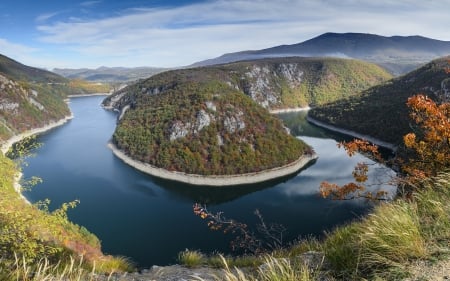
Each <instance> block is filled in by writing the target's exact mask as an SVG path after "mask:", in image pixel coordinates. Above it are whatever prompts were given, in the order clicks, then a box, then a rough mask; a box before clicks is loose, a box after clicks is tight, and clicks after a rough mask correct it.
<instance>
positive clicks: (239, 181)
mask: <svg viewBox="0 0 450 281" xmlns="http://www.w3.org/2000/svg"><path fill="white" fill-rule="evenodd" d="M108 147H109V148H110V149H111V150H112V151H113V153H114V155H116V156H117V157H118V158H120V159H121V160H122V161H123V162H125V163H126V164H128V165H130V166H132V167H133V168H135V169H137V170H139V171H141V172H144V173H146V174H149V175H152V176H155V177H158V178H163V179H167V180H173V181H178V182H183V183H187V184H192V185H206V186H232V185H244V184H254V183H259V182H264V181H268V180H272V179H276V178H281V177H284V176H288V175H291V174H294V173H296V172H298V171H299V170H300V169H302V168H303V167H304V166H306V165H307V164H308V163H310V162H311V161H313V160H315V159H317V158H318V156H317V155H316V154H312V155H303V156H301V157H300V158H299V159H297V160H296V161H294V162H292V163H290V164H288V165H285V166H282V167H278V168H273V169H268V170H264V171H260V172H256V173H247V174H238V175H215V176H204V175H197V174H186V173H183V172H176V171H169V170H166V169H162V168H158V167H155V166H152V165H150V164H147V163H144V162H141V161H137V160H134V159H132V158H131V157H129V156H128V155H126V154H125V153H124V152H123V151H121V150H120V149H118V148H117V146H115V145H114V144H113V143H111V142H110V143H109V144H108Z"/></svg>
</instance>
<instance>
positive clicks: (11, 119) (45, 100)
mask: <svg viewBox="0 0 450 281" xmlns="http://www.w3.org/2000/svg"><path fill="white" fill-rule="evenodd" d="M69 113H70V112H69V110H68V108H67V105H66V104H65V103H64V101H63V98H62V96H60V95H58V94H57V93H55V92H53V91H51V90H50V89H49V88H46V87H44V86H40V85H33V86H30V84H27V83H26V82H17V81H15V80H12V79H9V78H7V77H5V76H3V75H1V74H0V141H2V140H3V141H5V140H6V139H8V138H10V137H11V136H13V135H15V134H17V133H19V132H22V131H26V130H29V129H32V128H36V127H41V126H44V125H45V124H47V123H49V122H51V121H56V120H59V119H61V118H63V117H64V116H66V115H68V114H69Z"/></svg>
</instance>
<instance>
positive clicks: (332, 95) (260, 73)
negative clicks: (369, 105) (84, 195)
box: [105, 58, 392, 109]
mask: <svg viewBox="0 0 450 281" xmlns="http://www.w3.org/2000/svg"><path fill="white" fill-rule="evenodd" d="M390 78H392V76H391V75H390V74H389V73H387V72H386V71H385V70H383V69H382V68H380V67H378V66H376V65H374V64H370V63H365V62H361V61H356V60H346V59H325V58H280V59H265V60H257V61H247V62H238V63H232V64H227V65H219V66H213V67H202V68H194V69H188V70H177V71H170V72H166V73H163V74H159V75H157V76H156V78H155V81H160V83H159V84H158V83H148V82H143V83H138V84H136V85H135V86H132V87H128V88H127V89H124V90H123V91H119V92H118V93H116V95H115V96H114V97H112V98H111V99H108V100H106V101H105V105H106V106H110V107H114V108H119V109H122V108H123V107H125V105H127V104H132V103H133V99H134V97H135V95H136V93H141V94H147V95H155V94H159V93H161V92H165V91H167V90H170V89H172V88H173V87H175V86H176V85H177V83H179V82H181V81H188V80H192V81H206V80H208V79H210V80H211V79H214V80H218V81H221V82H223V83H225V84H226V85H228V87H230V88H231V89H233V90H236V91H239V92H242V93H244V94H246V95H247V96H249V97H251V98H252V99H253V100H254V101H255V102H257V103H258V104H259V105H261V106H262V107H264V108H268V109H283V108H294V107H305V106H308V105H313V106H314V105H320V104H324V103H327V102H331V101H335V100H338V99H340V98H343V97H348V96H351V95H355V94H358V93H360V92H361V91H363V90H365V89H367V88H369V87H371V86H374V85H377V84H380V83H382V82H384V81H386V80H388V79H390ZM138 85H140V88H138V87H139V86H138Z"/></svg>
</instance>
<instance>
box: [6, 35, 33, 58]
mask: <svg viewBox="0 0 450 281" xmlns="http://www.w3.org/2000/svg"><path fill="white" fill-rule="evenodd" d="M0 50H1V52H2V54H3V55H5V56H7V57H11V58H13V59H15V60H20V59H22V58H24V57H26V56H28V55H30V54H31V53H33V52H34V51H36V49H35V48H31V47H28V46H25V45H21V44H16V43H13V42H10V41H8V40H6V39H2V38H0Z"/></svg>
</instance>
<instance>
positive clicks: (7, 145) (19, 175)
mask: <svg viewBox="0 0 450 281" xmlns="http://www.w3.org/2000/svg"><path fill="white" fill-rule="evenodd" d="M72 118H73V114H72V113H71V114H70V115H69V116H66V117H64V118H63V119H61V120H59V121H56V122H50V123H49V124H47V125H45V126H43V127H40V128H35V129H32V130H29V131H26V132H23V133H20V134H18V135H15V136H13V137H11V138H10V139H8V140H7V141H6V142H4V143H3V144H2V145H1V152H2V153H3V155H5V154H6V153H7V152H8V150H9V149H10V148H11V147H12V146H13V145H14V144H15V143H16V142H19V141H21V140H23V139H24V138H27V137H30V136H33V135H38V134H42V133H44V132H47V131H49V130H51V129H54V128H56V127H59V126H62V125H64V124H65V123H66V122H68V121H69V120H70V119H72ZM21 179H22V173H21V172H18V173H17V175H16V177H15V178H14V189H15V190H16V192H17V193H18V194H19V196H20V197H21V198H22V199H23V200H24V201H25V202H27V203H28V204H30V201H28V199H27V198H25V196H23V194H22V186H21V185H20V180H21Z"/></svg>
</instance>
